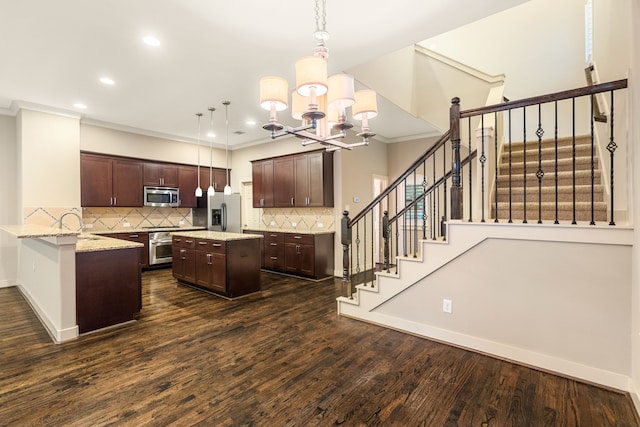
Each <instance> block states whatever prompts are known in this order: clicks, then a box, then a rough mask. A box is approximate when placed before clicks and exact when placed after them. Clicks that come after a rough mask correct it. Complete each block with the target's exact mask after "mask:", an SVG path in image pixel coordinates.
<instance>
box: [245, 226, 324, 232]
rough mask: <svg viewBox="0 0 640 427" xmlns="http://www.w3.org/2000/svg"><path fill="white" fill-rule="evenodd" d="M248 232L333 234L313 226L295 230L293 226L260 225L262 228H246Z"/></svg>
mask: <svg viewBox="0 0 640 427" xmlns="http://www.w3.org/2000/svg"><path fill="white" fill-rule="evenodd" d="M247 231H248V232H251V231H261V232H263V233H264V232H273V233H293V234H335V231H332V230H324V229H321V228H315V229H313V230H296V229H295V228H274V227H262V228H247Z"/></svg>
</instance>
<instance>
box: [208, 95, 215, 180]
mask: <svg viewBox="0 0 640 427" xmlns="http://www.w3.org/2000/svg"><path fill="white" fill-rule="evenodd" d="M209 111H211V132H213V112H214V111H216V109H215V108H213V107H209ZM209 187H213V139H211V140H210V141H209Z"/></svg>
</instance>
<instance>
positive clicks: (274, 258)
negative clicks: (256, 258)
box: [270, 256, 278, 260]
mask: <svg viewBox="0 0 640 427" xmlns="http://www.w3.org/2000/svg"><path fill="white" fill-rule="evenodd" d="M270 258H271V259H273V260H276V259H278V257H277V256H272V257H270Z"/></svg>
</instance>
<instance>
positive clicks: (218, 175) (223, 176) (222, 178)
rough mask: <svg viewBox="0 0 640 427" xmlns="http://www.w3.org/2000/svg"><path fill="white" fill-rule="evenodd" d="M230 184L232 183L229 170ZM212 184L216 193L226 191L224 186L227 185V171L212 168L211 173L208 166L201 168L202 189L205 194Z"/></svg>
mask: <svg viewBox="0 0 640 427" xmlns="http://www.w3.org/2000/svg"><path fill="white" fill-rule="evenodd" d="M209 172H211V173H209ZM229 182H231V169H229ZM210 183H213V189H214V190H215V191H216V192H218V191H220V192H222V191H224V186H225V185H227V170H226V169H220V168H212V169H211V171H209V167H208V166H207V167H204V166H200V188H202V192H203V193H205V194H206V192H207V189H208V188H209V184H210ZM229 185H231V184H229ZM196 186H197V185H196ZM194 188H195V187H194Z"/></svg>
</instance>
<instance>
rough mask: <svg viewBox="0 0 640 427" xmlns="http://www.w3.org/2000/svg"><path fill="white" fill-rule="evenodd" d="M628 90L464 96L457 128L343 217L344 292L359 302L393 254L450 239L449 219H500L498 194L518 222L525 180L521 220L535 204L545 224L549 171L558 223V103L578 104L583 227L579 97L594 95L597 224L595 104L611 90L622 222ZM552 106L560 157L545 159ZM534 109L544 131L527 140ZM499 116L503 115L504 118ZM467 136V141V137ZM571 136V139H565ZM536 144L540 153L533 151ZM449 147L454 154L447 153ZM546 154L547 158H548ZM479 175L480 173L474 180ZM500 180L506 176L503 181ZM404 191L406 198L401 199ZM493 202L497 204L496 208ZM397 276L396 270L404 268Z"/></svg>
mask: <svg viewBox="0 0 640 427" xmlns="http://www.w3.org/2000/svg"><path fill="white" fill-rule="evenodd" d="M626 87H627V80H626V79H623V80H617V81H612V82H609V83H602V84H598V85H593V86H587V87H583V88H579V89H572V90H567V91H562V92H557V93H552V94H548V95H542V96H536V97H531V98H526V99H522V100H516V101H507V102H504V103H502V104H497V105H492V106H487V107H482V108H475V109H469V110H464V111H461V110H460V100H459V98H453V99H452V105H451V107H450V109H449V117H450V129H449V130H448V131H447V132H445V133H444V134H443V135H442V137H441V138H440V139H439V140H438V141H437V142H436V143H435V144H434V145H433V146H432V147H431V148H429V149H428V150H427V151H426V152H425V153H424V154H423V155H422V156H420V157H419V158H418V159H416V160H415V161H414V162H413V164H412V165H411V166H410V167H409V168H408V169H407V170H406V171H405V172H404V173H403V174H402V175H400V176H399V177H398V178H397V179H396V180H394V181H393V183H391V184H390V185H389V186H388V187H387V188H386V189H385V190H384V191H383V192H382V193H381V194H380V195H378V196H377V197H376V198H375V199H374V200H372V201H371V202H370V203H369V204H367V206H365V207H364V209H362V210H361V211H360V212H358V213H357V214H356V215H355V216H354V217H353V218H352V219H351V218H349V212H347V211H345V212H344V213H343V218H342V222H341V243H342V245H343V289H345V291H346V296H348V297H352V295H353V292H354V291H355V285H357V284H367V286H371V287H373V286H375V274H376V271H386V272H387V273H391V268H392V267H393V266H394V262H392V261H391V259H392V257H394V256H395V258H398V257H399V256H401V255H402V256H405V257H408V256H413V257H417V254H418V252H419V247H418V246H419V245H418V241H419V240H420V239H423V240H426V239H429V238H430V239H432V240H436V239H438V238H442V239H445V238H446V229H445V226H446V222H447V221H449V220H461V219H462V217H463V215H465V214H466V213H468V215H469V221H470V222H473V221H480V222H485V221H486V217H487V216H494V217H495V222H499V218H501V210H503V209H504V206H505V204H504V202H501V203H499V202H498V197H499V194H501V197H504V194H505V192H507V193H508V211H509V222H513V219H514V218H512V213H513V207H514V205H515V203H514V202H513V195H512V192H513V188H512V184H513V182H515V181H516V180H519V181H520V182H524V190H523V191H522V194H521V195H519V196H518V197H521V198H523V199H524V203H521V205H522V206H523V210H524V211H523V217H522V218H519V219H521V220H522V222H523V223H525V224H526V223H527V206H528V203H533V204H534V205H535V208H537V211H538V218H537V222H538V223H541V222H542V220H543V211H542V205H543V199H542V194H543V191H542V183H543V179H546V180H547V181H548V179H549V178H548V177H547V178H545V174H546V173H553V180H554V186H555V201H554V202H553V203H555V221H554V223H555V224H558V223H559V220H558V218H559V215H558V204H559V201H558V200H559V199H558V180H559V171H558V169H559V167H558V163H559V162H558V140H559V139H562V137H563V136H562V135H560V131H559V121H558V120H559V119H558V104H559V103H560V102H563V101H564V102H568V103H570V106H571V107H570V108H569V109H570V110H571V118H570V120H571V124H570V126H568V127H569V128H571V129H572V131H571V135H570V138H572V147H571V150H572V156H571V159H572V162H573V164H572V169H571V170H572V171H573V172H572V190H570V191H572V192H573V220H572V222H571V223H572V224H576V223H577V222H576V206H578V205H580V206H581V204H580V203H578V202H576V166H575V164H576V143H575V140H576V138H577V137H576V100H577V99H581V98H585V97H588V98H587V102H589V108H590V117H591V118H590V119H589V121H590V122H589V123H588V126H587V127H588V129H589V133H590V175H591V176H590V186H591V187H590V197H591V199H590V209H591V213H590V221H589V224H591V225H594V224H595V222H596V215H595V212H594V206H596V204H597V203H596V200H595V195H596V194H600V193H602V191H599V192H597V191H595V187H596V185H597V184H596V180H597V174H596V170H597V165H596V162H599V159H598V157H597V156H596V149H597V146H596V139H597V138H596V130H595V126H594V105H595V103H596V102H597V100H596V98H595V97H596V95H597V94H601V93H605V92H609V93H610V111H609V114H608V117H609V120H608V122H607V126H608V127H609V132H608V133H609V136H608V143H607V144H606V150H607V151H609V158H610V164H609V170H608V171H607V172H608V175H607V177H608V180H609V182H608V185H609V190H610V200H609V203H608V205H609V206H608V209H609V210H610V215H611V216H610V221H609V225H615V221H614V178H615V176H614V172H615V171H614V153H615V150H616V148H617V144H616V142H615V138H614V91H616V90H620V89H624V88H626ZM580 102H582V101H580ZM549 105H550V106H551V109H552V110H553V114H552V116H553V119H552V122H553V126H552V127H553V134H554V136H553V142H554V143H552V144H551V147H552V151H553V152H554V153H553V154H555V156H554V155H552V156H551V157H552V158H551V159H548V158H544V159H543V149H542V147H543V138H542V136H543V135H544V127H543V125H542V123H543V121H545V123H546V118H545V120H543V118H542V117H543V114H542V106H544V107H545V108H547V106H549ZM527 107H530V109H531V110H534V111H537V128H536V129H535V131H534V132H533V133H534V134H535V135H536V138H535V141H527V125H526V122H527ZM519 110H521V111H522V125H523V130H522V140H523V142H522V145H523V156H524V161H523V163H522V167H523V170H522V171H519V170H517V172H515V173H514V172H513V170H514V169H519V168H514V167H513V165H512V146H513V145H514V144H515V143H513V141H512V138H513V132H514V131H513V127H514V124H516V121H514V120H512V116H513V112H514V111H519ZM499 114H501V115H500V116H499ZM472 120H473V122H472ZM504 121H506V122H507V123H506V124H505V125H504V126H503V127H504V129H500V124H501V123H503V122H504ZM462 123H465V124H466V126H465V129H464V131H463V132H461V124H462ZM485 123H490V126H491V127H492V128H493V129H492V134H493V135H496V136H495V137H493V140H492V139H491V138H490V137H489V136H488V135H487V132H488V130H487V128H486V127H485ZM474 126H476V129H477V133H478V135H477V136H475V135H474V132H473V129H474ZM565 128H567V126H565ZM501 133H505V136H504V145H505V148H504V149H505V150H508V152H507V154H508V163H506V164H503V165H500V164H499V162H498V158H499V153H500V150H501V149H502V147H501V145H502V142H503V141H502V140H500V141H499V138H500V135H501ZM463 137H465V138H466V139H464V140H463ZM564 137H565V138H566V136H564ZM463 141H464V143H463ZM490 142H493V144H492V145H493V153H492V152H491V147H490V145H491V144H490ZM527 143H529V144H530V148H529V151H531V152H532V154H530V155H535V156H537V157H534V160H533V166H532V167H533V168H534V169H535V170H534V171H533V173H531V170H530V171H529V173H528V172H527V163H528V161H527V153H528V151H527ZM531 147H533V149H534V150H531ZM449 150H451V152H450V155H449V156H448V155H447V153H448V151H449ZM461 151H465V153H464V155H463V154H461ZM546 155H547V154H544V156H546ZM490 157H493V159H494V160H493V163H494V168H495V170H494V176H493V178H492V179H489V178H488V177H489V176H490V174H489V172H490V171H489V166H488V165H487V162H488V161H489V160H490V159H489V158H490ZM570 161H571V160H567V159H565V160H562V162H564V163H563V166H562V167H564V168H566V167H567V166H566V163H567V162H570ZM474 163H475V164H476V166H475V167H474V166H473V165H474ZM474 168H475V169H474ZM501 168H503V169H504V168H506V169H508V172H507V171H504V170H502V171H501V170H500V169H501ZM545 169H547V170H545ZM474 172H475V174H476V175H477V176H476V177H475V178H474ZM501 175H502V178H501V179H500V180H499V177H500V176H501ZM565 175H566V174H565ZM466 176H468V184H465V185H463V179H464V180H465V181H467V178H465V177H466ZM505 177H506V178H505ZM529 181H531V182H532V183H537V192H536V189H535V186H534V187H533V188H529V189H527V183H528V182H529ZM547 181H545V182H547ZM504 182H506V184H505V183H504ZM491 185H493V187H494V188H493V193H494V196H495V199H494V202H493V203H490V202H491V201H490V200H489V197H490V196H488V195H489V194H490V188H489V187H490V186H491ZM530 186H531V184H530ZM505 187H506V188H505ZM545 190H546V189H545ZM400 191H401V192H402V194H399V192H400ZM563 191H564V190H563ZM580 192H584V188H580ZM549 193H552V194H553V191H551V192H549V191H545V197H549ZM527 194H530V196H533V198H534V199H535V196H537V199H538V200H537V204H536V201H535V200H534V201H533V202H531V201H530V200H529V201H528V200H527ZM463 196H464V197H463ZM467 197H468V199H467ZM463 198H464V199H465V200H468V205H467V206H466V207H465V206H464V204H463ZM474 200H479V202H478V203H479V204H480V207H479V212H480V214H479V215H480V217H479V218H478V217H477V214H476V213H474V212H476V211H474V210H473V209H472V203H473V201H474ZM518 203H520V202H518ZM544 203H546V204H549V203H550V202H548V201H545V202H544ZM491 204H492V205H493V206H489V205H491ZM600 205H601V203H600V204H599V206H600ZM518 206H520V205H518ZM419 221H420V223H419ZM419 230H421V231H422V233H421V236H420V235H419ZM354 243H355V245H354ZM400 249H402V251H400ZM395 271H396V273H397V269H396V270H395Z"/></svg>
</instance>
